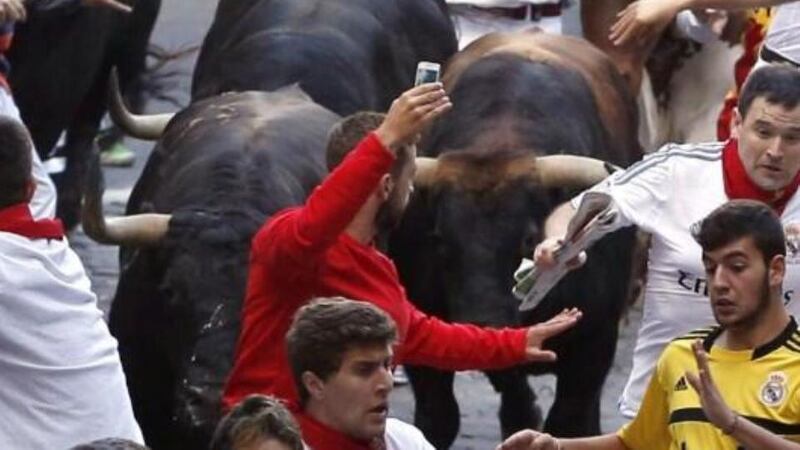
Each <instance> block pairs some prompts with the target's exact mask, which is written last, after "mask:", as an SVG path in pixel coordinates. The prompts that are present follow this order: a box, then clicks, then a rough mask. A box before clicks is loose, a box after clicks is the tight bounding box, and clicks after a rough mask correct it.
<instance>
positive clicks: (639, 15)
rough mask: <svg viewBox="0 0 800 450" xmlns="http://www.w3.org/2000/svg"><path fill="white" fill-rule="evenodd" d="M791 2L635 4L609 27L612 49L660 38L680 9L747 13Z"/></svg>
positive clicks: (669, 0)
mask: <svg viewBox="0 0 800 450" xmlns="http://www.w3.org/2000/svg"><path fill="white" fill-rule="evenodd" d="M790 1H792V0H638V1H635V2H633V3H631V4H630V5H628V6H627V7H626V8H625V9H623V10H622V11H620V12H619V14H618V15H617V16H618V19H617V21H616V22H615V23H614V25H612V26H611V30H610V34H609V37H608V38H609V40H611V42H613V43H614V45H627V44H635V43H636V42H642V41H647V40H649V39H651V38H652V37H653V36H655V35H658V34H660V33H661V32H662V31H663V30H664V28H665V27H666V26H667V25H669V23H670V22H672V19H674V18H675V16H676V15H677V14H678V13H679V12H680V11H682V10H684V9H726V10H735V9H747V8H756V7H761V6H774V5H780V4H782V3H788V2H790Z"/></svg>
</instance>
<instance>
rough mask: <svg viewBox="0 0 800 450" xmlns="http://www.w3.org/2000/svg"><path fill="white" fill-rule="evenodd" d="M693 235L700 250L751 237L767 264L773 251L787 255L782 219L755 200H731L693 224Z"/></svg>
mask: <svg viewBox="0 0 800 450" xmlns="http://www.w3.org/2000/svg"><path fill="white" fill-rule="evenodd" d="M692 228H693V229H692V236H693V237H694V239H695V240H696V241H697V243H698V244H700V247H701V248H702V249H703V252H706V253H707V252H710V251H714V250H717V249H719V248H722V247H724V246H726V245H728V244H730V243H732V242H734V241H737V240H739V239H742V238H746V237H750V238H752V239H753V242H754V243H755V246H756V248H758V250H759V251H760V252H761V256H762V257H763V258H764V263H765V264H767V265H769V262H770V261H772V258H774V257H775V256H776V255H783V256H786V238H785V235H784V232H783V226H782V225H781V219H780V217H778V215H777V214H776V213H775V211H773V209H772V208H770V207H769V206H767V205H766V204H765V203H762V202H759V201H756V200H741V199H740V200H731V201H729V202H727V203H725V204H723V205H722V206H720V207H718V208H716V209H715V210H713V211H711V213H710V214H709V215H708V216H706V218H705V219H703V220H702V221H700V222H699V223H697V224H695V225H693V227H692Z"/></svg>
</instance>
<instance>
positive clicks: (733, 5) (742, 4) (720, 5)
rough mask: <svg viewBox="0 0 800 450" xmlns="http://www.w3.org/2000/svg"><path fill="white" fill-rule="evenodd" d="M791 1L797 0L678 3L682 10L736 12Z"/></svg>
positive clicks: (682, 0) (688, 0)
mask: <svg viewBox="0 0 800 450" xmlns="http://www.w3.org/2000/svg"><path fill="white" fill-rule="evenodd" d="M664 1H673V0H664ZM791 1H795V0H677V3H678V4H679V5H680V9H693V8H711V9H727V10H734V9H748V8H758V7H766V6H775V5H780V4H783V3H789V2H791Z"/></svg>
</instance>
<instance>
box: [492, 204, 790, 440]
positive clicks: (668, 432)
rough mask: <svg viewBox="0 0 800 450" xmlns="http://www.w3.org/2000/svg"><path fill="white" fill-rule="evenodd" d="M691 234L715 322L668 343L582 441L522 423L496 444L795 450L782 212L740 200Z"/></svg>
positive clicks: (716, 212)
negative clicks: (639, 392) (623, 420)
mask: <svg viewBox="0 0 800 450" xmlns="http://www.w3.org/2000/svg"><path fill="white" fill-rule="evenodd" d="M693 235H694V237H695V239H696V240H697V242H698V243H699V244H700V246H701V247H702V250H703V265H704V267H705V270H706V275H707V278H708V285H709V298H710V301H711V308H712V310H713V313H714V318H715V319H716V321H717V323H718V324H719V325H718V326H714V327H709V328H705V329H700V330H695V331H693V332H691V333H689V334H687V335H686V336H683V337H680V338H677V339H675V340H674V341H673V342H672V343H670V344H669V345H668V346H667V348H666V349H665V350H664V352H663V353H662V355H661V357H660V359H659V361H658V365H657V367H656V371H655V373H654V374H653V377H652V378H651V380H650V384H649V386H648V388H647V392H646V393H645V396H644V401H643V402H642V405H641V408H640V409H639V412H638V414H637V415H636V417H635V418H634V419H633V421H631V422H630V423H629V424H627V425H626V426H624V427H622V429H620V430H619V432H617V433H616V434H609V435H604V436H597V437H591V438H581V439H556V438H554V437H552V436H550V435H548V434H545V433H537V432H535V431H532V430H527V431H522V432H520V433H517V434H515V435H514V436H512V437H510V438H509V439H508V440H506V441H505V442H504V443H503V444H501V445H500V446H499V447H498V449H499V450H590V449H591V450H594V449H599V450H648V449H670V450H705V449H717V450H728V449H729V450H735V449H738V448H741V447H746V448H749V449H759V450H783V449H787V450H796V449H800V332H798V328H797V323H796V322H795V320H794V318H792V317H791V316H789V314H788V313H787V311H786V309H785V307H784V305H783V300H782V296H781V292H782V285H783V280H784V275H785V273H786V258H787V256H786V243H785V237H784V231H783V228H782V225H781V223H780V219H779V218H778V217H777V215H776V214H775V213H774V212H773V211H772V209H771V208H769V207H768V206H767V205H765V204H763V203H759V202H755V201H752V200H736V201H732V202H729V203H726V204H724V205H723V206H720V207H719V208H717V209H716V210H714V211H713V212H712V213H711V214H710V215H709V216H708V217H706V218H705V219H704V220H703V221H702V222H701V223H700V224H699V226H698V227H697V229H696V230H694V232H693ZM792 257H794V256H792ZM695 368H699V374H694V373H693V371H694V370H695ZM712 375H713V378H712Z"/></svg>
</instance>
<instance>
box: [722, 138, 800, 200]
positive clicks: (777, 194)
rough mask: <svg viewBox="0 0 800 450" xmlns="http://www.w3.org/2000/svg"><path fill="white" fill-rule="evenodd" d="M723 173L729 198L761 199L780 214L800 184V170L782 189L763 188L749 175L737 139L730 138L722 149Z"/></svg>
mask: <svg viewBox="0 0 800 450" xmlns="http://www.w3.org/2000/svg"><path fill="white" fill-rule="evenodd" d="M722 173H723V178H724V179H725V193H726V194H727V195H728V199H730V200H736V199H749V200H759V201H762V202H764V203H766V204H768V205H770V206H771V207H772V209H774V210H775V212H777V213H778V214H782V213H783V209H784V208H785V207H786V204H787V203H789V200H790V199H791V198H792V196H793V195H794V193H795V192H797V187H798V186H800V172H798V173H797V175H795V177H794V179H793V180H792V182H791V183H789V185H788V186H786V187H785V188H783V189H781V190H778V191H765V190H764V189H761V188H760V187H759V186H758V185H756V184H755V183H754V182H753V180H751V179H750V176H749V175H747V171H746V170H745V168H744V163H742V159H741V158H740V157H739V144H738V141H736V140H735V139H730V140H728V143H727V144H725V149H724V150H723V151H722Z"/></svg>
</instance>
